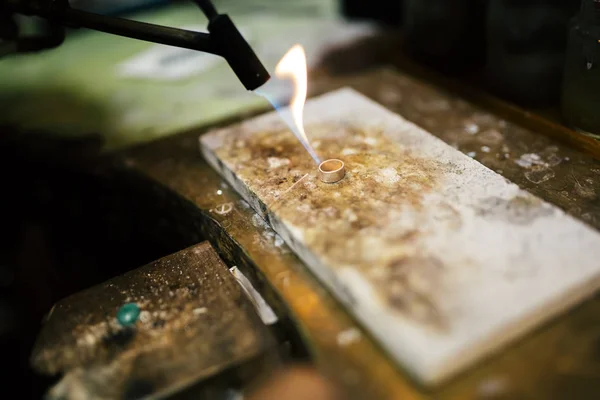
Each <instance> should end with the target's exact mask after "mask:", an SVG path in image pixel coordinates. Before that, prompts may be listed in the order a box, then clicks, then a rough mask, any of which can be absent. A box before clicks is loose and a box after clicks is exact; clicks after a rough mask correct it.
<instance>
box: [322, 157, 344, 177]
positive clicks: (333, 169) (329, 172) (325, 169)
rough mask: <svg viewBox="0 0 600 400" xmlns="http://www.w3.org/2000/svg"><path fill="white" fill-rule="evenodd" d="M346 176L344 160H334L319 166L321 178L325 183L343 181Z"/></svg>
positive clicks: (326, 161)
mask: <svg viewBox="0 0 600 400" xmlns="http://www.w3.org/2000/svg"><path fill="white" fill-rule="evenodd" d="M344 176H346V167H345V166H344V162H343V161H342V160H338V159H336V158H332V159H329V160H325V161H323V162H322V163H321V164H319V178H320V179H321V181H323V182H325V183H335V182H339V181H341V180H342V179H343V178H344Z"/></svg>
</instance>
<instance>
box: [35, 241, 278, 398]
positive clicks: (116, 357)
mask: <svg viewBox="0 0 600 400" xmlns="http://www.w3.org/2000/svg"><path fill="white" fill-rule="evenodd" d="M128 302H135V303H137V304H138V306H139V307H140V308H141V310H142V312H141V314H140V318H139V321H138V322H137V325H136V326H135V328H134V329H126V328H123V327H121V326H120V325H119V324H118V322H117V321H116V318H115V317H116V313H117V310H118V309H119V307H120V306H122V305H123V304H125V303H128ZM273 343H274V342H273V340H272V338H271V336H270V333H269V332H268V330H267V329H266V327H265V326H264V325H263V323H262V321H261V320H260V318H259V317H258V315H257V314H256V312H255V310H254V308H253V305H252V304H251V302H250V301H249V300H248V299H247V298H246V297H245V294H244V293H243V291H242V289H241V287H240V286H239V285H238V283H237V282H236V281H235V278H234V277H233V276H232V275H231V274H230V273H229V271H228V269H227V267H226V266H225V264H224V263H223V262H222V261H221V259H220V258H219V257H218V255H217V253H216V252H215V251H214V250H213V248H212V247H211V246H210V245H209V244H208V243H207V242H204V243H201V244H199V245H196V246H193V247H190V248H188V249H185V250H182V251H180V252H178V253H176V254H173V255H170V256H167V257H165V258H162V259H160V260H157V261H154V262H152V263H151V264H148V265H146V266H143V267H141V268H138V269H136V270H134V271H132V272H129V273H127V274H125V275H123V276H120V277H117V278H114V279H112V280H110V281H107V282H105V283H103V284H100V285H98V286H95V287H93V288H90V289H88V290H86V291H83V292H80V293H78V294H76V295H73V296H71V297H68V298H67V299H65V300H63V301H61V302H60V303H58V304H56V306H55V307H54V308H53V309H52V311H50V313H49V315H48V316H47V319H46V321H45V326H44V328H43V330H42V332H41V334H40V337H39V338H38V341H37V344H36V347H35V349H34V352H33V356H32V361H33V364H34V366H35V367H36V369H37V370H38V371H40V372H42V373H46V374H58V373H64V374H65V375H64V377H63V379H62V380H61V381H60V382H59V383H58V384H57V385H56V386H55V387H54V388H52V389H51V391H50V398H56V399H76V398H87V399H97V398H98V399H99V398H112V399H116V398H141V397H145V396H148V395H153V396H161V395H164V394H166V393H169V392H172V391H176V390H179V389H181V388H183V387H186V386H188V385H190V384H192V383H195V382H197V381H198V380H199V379H202V378H208V377H211V376H214V375H215V374H216V373H218V372H221V371H223V370H226V369H230V368H233V367H237V366H239V365H240V364H242V363H244V362H247V361H248V360H250V359H253V358H256V357H259V356H261V355H264V354H265V353H266V352H267V350H268V349H270V348H272V345H273Z"/></svg>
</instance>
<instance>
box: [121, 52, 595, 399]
mask: <svg viewBox="0 0 600 400" xmlns="http://www.w3.org/2000/svg"><path fill="white" fill-rule="evenodd" d="M351 54H356V52H353V53H351ZM361 54H362V53H361ZM361 60H362V58H361ZM347 85H351V86H352V87H353V88H355V89H356V90H358V91H360V92H361V93H363V94H365V95H367V96H369V97H370V98H372V99H373V100H376V101H377V102H378V103H380V104H383V105H385V106H386V107H387V108H389V109H390V110H392V111H394V112H397V113H399V114H400V115H403V116H404V117H406V118H407V119H409V120H410V121H411V122H414V123H416V124H418V125H420V126H422V127H424V128H425V129H426V130H427V131H429V132H431V133H432V134H434V135H436V136H437V137H439V138H441V139H442V140H444V141H445V142H446V143H449V144H451V145H452V146H453V147H456V148H458V149H459V150H460V151H462V152H464V153H469V154H472V155H473V157H474V158H475V159H477V160H478V161H480V162H481V163H482V164H484V165H486V166H487V167H488V168H491V169H493V170H495V171H497V172H498V173H500V174H501V175H503V176H505V177H507V178H508V179H510V180H511V181H513V182H516V183H517V184H518V185H519V186H521V187H523V188H526V189H527V190H528V191H530V192H531V193H534V194H535V195H537V196H539V197H540V198H543V199H544V200H547V201H549V202H551V203H553V204H555V205H557V206H558V207H560V208H562V209H564V210H566V211H567V212H568V213H569V214H571V215H573V216H575V217H577V218H580V219H582V220H584V221H586V222H588V223H589V224H591V225H593V226H594V227H596V228H597V229H600V204H599V203H598V194H597V189H596V188H597V187H598V185H597V181H598V179H599V178H600V163H599V162H598V161H596V160H594V159H593V158H592V157H590V156H589V155H586V154H584V153H582V152H580V151H577V150H574V149H572V148H569V147H567V146H565V145H563V144H562V143H560V142H557V141H555V140H552V139H550V138H548V137H546V136H545V135H544V126H543V125H539V124H533V123H532V124H531V125H532V127H530V128H529V129H527V128H524V127H523V126H520V125H519V124H518V123H516V122H515V121H514V120H512V119H510V118H509V119H505V118H508V117H507V116H504V117H502V116H499V115H498V114H501V113H502V109H498V108H497V107H496V108H494V107H492V108H489V109H485V108H483V106H482V105H481V104H480V103H479V102H478V101H476V100H473V101H472V102H469V101H465V99H464V98H461V97H459V96H457V95H456V94H452V93H449V92H447V91H445V90H443V89H442V88H440V87H436V86H434V85H431V84H429V83H426V82H423V81H421V80H418V79H415V78H414V77H412V76H410V75H408V74H406V73H403V72H400V71H397V70H393V69H389V68H380V69H375V70H373V71H369V72H367V73H363V74H358V75H347V76H341V77H338V78H335V79H332V78H331V77H323V78H322V79H321V78H320V79H315V80H312V81H311V85H310V87H309V89H310V90H311V92H312V94H313V95H315V94H319V93H325V92H329V91H332V90H335V89H337V88H339V87H343V86H347ZM250 116H251V115H248V114H245V115H239V116H237V117H236V119H235V121H231V120H230V121H228V122H227V121H224V122H222V123H221V126H225V125H231V124H232V123H233V122H236V121H240V120H243V119H247V118H249V117H250ZM202 131H203V130H201V129H195V130H193V131H190V132H187V133H184V134H181V135H178V136H174V137H171V138H168V139H164V140H160V141H157V142H153V143H150V144H147V145H144V146H141V147H139V148H136V149H131V150H129V151H128V152H127V153H125V154H124V156H125V157H126V164H127V165H128V166H129V167H130V168H131V169H132V170H134V171H139V172H141V173H143V174H144V175H146V176H148V177H149V178H150V179H151V180H152V181H153V182H155V183H156V185H157V186H159V187H163V188H168V189H169V190H170V191H171V192H172V193H173V194H177V196H176V197H178V198H179V199H181V200H183V202H184V203H186V204H188V206H189V207H188V208H186V209H185V213H183V214H182V216H181V219H182V222H185V223H187V224H188V225H193V226H197V227H198V228H202V229H205V228H206V230H207V234H209V233H210V235H212V236H211V237H214V235H216V236H217V237H216V238H215V239H214V240H213V244H215V245H216V246H217V248H218V251H219V254H220V255H221V257H223V258H224V259H225V260H227V262H228V263H231V265H238V266H239V265H243V266H245V267H246V270H245V271H246V272H247V271H249V270H251V271H255V274H256V276H257V277H259V280H260V281H261V282H262V285H260V287H261V291H263V293H265V292H266V291H269V290H274V291H275V293H276V294H277V295H278V296H280V297H279V298H280V299H281V300H283V301H284V302H285V305H286V306H287V307H288V309H289V313H290V317H291V318H292V319H293V321H294V322H295V324H296V326H297V327H298V329H299V331H300V332H301V333H302V334H303V335H304V337H305V339H306V340H305V343H306V344H307V345H308V346H309V347H310V350H311V353H312V354H313V357H314V358H313V360H314V362H315V365H316V366H317V367H318V368H319V371H320V372H322V373H323V374H324V375H326V377H327V378H328V379H330V380H331V381H332V382H335V383H336V384H338V385H339V386H340V387H341V388H342V389H343V391H344V394H345V398H347V399H365V398H373V399H375V398H393V399H396V398H402V399H422V398H427V395H428V394H433V395H434V397H435V398H439V399H448V400H451V399H461V400H463V399H486V398H493V399H499V398H506V399H544V400H546V399H553V398H559V399H562V398H573V399H574V398H577V399H589V398H590V397H592V398H596V397H599V396H600V388H598V384H597V381H598V376H600V372H599V371H600V356H599V352H598V351H597V349H598V343H600V330H599V329H598V327H599V326H600V322H599V321H600V320H599V316H600V296H599V295H596V296H594V297H592V298H590V299H588V300H587V301H586V302H585V303H584V304H581V305H580V306H577V307H576V308H574V309H572V310H570V311H569V312H568V313H565V314H564V315H562V316H560V317H558V318H555V319H553V320H552V321H551V322H549V323H547V324H545V325H543V326H542V327H540V329H537V330H535V331H533V332H531V334H529V335H526V336H524V337H523V338H522V339H521V340H519V341H517V342H516V343H515V344H514V345H512V346H507V347H505V348H503V350H502V351H501V352H499V353H497V354H496V355H495V356H493V357H490V358H487V359H486V360H484V361H482V362H480V363H478V364H477V365H476V366H474V367H473V368H471V369H469V370H468V371H467V372H466V373H465V374H462V375H460V376H459V377H457V378H456V379H454V380H451V381H450V382H448V383H447V384H445V385H441V386H440V387H437V388H435V389H431V390H427V391H426V390H424V388H422V387H419V386H417V385H415V384H414V382H412V381H410V380H409V379H407V376H406V375H405V374H404V373H403V371H402V370H401V369H399V368H396V367H395V366H394V364H393V363H391V362H390V361H389V359H388V357H387V356H386V354H384V352H383V351H382V349H381V347H380V346H378V345H377V344H376V343H374V341H373V340H371V338H370V337H369V336H367V335H364V329H363V328H362V327H361V326H357V325H356V321H355V320H354V319H352V318H350V317H349V315H348V312H347V310H346V309H345V308H344V307H343V306H342V305H341V304H339V302H337V301H336V300H335V299H333V298H332V296H331V295H330V293H329V292H327V291H325V290H323V288H322V285H320V284H319V283H318V282H317V281H316V279H315V277H314V276H313V275H311V274H310V273H308V272H307V269H306V268H305V266H304V265H303V264H302V262H301V261H299V260H298V258H297V257H296V256H295V255H294V254H293V253H292V252H290V249H289V248H288V247H287V246H286V245H285V244H283V245H282V244H281V243H280V242H281V240H279V237H278V236H275V235H274V233H273V231H272V230H271V229H270V228H268V226H266V224H264V223H263V224H261V223H260V221H261V219H260V218H259V217H258V216H257V215H256V214H255V213H254V212H253V210H252V209H251V208H249V206H248V205H247V203H246V202H245V201H243V200H241V199H240V196H239V195H238V194H237V193H236V192H235V191H234V190H232V189H231V188H230V187H229V186H228V185H226V184H225V183H224V182H223V181H222V179H221V177H220V176H219V175H218V174H217V173H216V172H215V171H214V170H213V169H212V168H211V167H210V166H209V165H208V164H207V163H206V161H205V160H204V158H203V157H199V156H198V147H197V140H198V135H199V134H200V133H202ZM540 177H541V178H540ZM164 201H170V200H169V197H165V198H164ZM190 211H194V213H190ZM198 228H197V229H198ZM193 232H195V231H194V230H193V229H192V233H193ZM224 239H227V240H224ZM271 299H272V298H271ZM270 301H272V300H270ZM271 304H273V303H271ZM426 392H429V393H426Z"/></svg>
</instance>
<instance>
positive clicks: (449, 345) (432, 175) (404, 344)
mask: <svg viewBox="0 0 600 400" xmlns="http://www.w3.org/2000/svg"><path fill="white" fill-rule="evenodd" d="M304 121H305V126H306V131H307V132H308V133H309V139H310V141H311V143H312V145H313V146H314V147H315V150H316V151H317V153H318V155H319V156H320V157H322V158H323V159H327V158H330V157H340V158H343V161H344V164H345V168H346V170H347V172H348V175H349V176H348V177H351V178H352V179H342V180H341V181H339V182H337V183H336V184H333V185H332V184H328V183H324V182H322V180H321V179H320V178H319V176H318V172H317V169H316V168H315V164H314V162H313V161H312V159H311V157H310V156H309V155H308V153H307V152H306V151H305V150H304V148H303V147H302V146H301V145H300V143H299V142H298V140H297V139H296V138H295V137H294V135H293V134H292V133H291V132H290V131H289V130H288V129H286V128H285V125H284V124H283V122H281V120H280V118H279V116H278V115H277V114H276V113H275V112H273V113H270V114H266V115H262V116H259V117H257V118H255V119H252V120H250V121H246V122H244V123H241V124H238V125H234V126H230V127H228V128H224V129H220V130H216V131H213V132H210V133H208V134H206V135H204V136H203V137H202V138H201V150H202V152H203V154H204V156H205V158H206V159H207V161H208V162H209V163H211V165H212V166H213V167H214V168H215V169H216V170H217V171H218V172H219V173H221V174H222V175H223V177H224V178H225V179H226V180H227V181H228V182H229V183H230V184H231V185H232V186H233V187H234V188H235V189H236V190H237V191H238V193H240V195H241V196H243V197H244V199H245V200H246V201H248V202H249V203H250V204H251V205H252V207H253V208H254V209H255V210H256V212H257V213H259V215H260V216H261V217H263V218H264V219H265V221H267V222H268V223H269V224H270V225H271V226H272V227H273V229H274V230H275V231H276V232H277V233H278V234H279V235H280V236H281V237H282V238H283V239H284V240H285V242H286V243H287V244H288V245H289V246H290V248H292V249H293V250H294V252H295V253H296V254H297V255H298V256H299V257H300V258H301V259H302V260H303V261H304V262H305V264H306V266H307V267H308V268H310V270H311V271H312V272H313V273H314V274H315V275H316V276H317V277H318V278H319V279H320V280H321V281H322V283H323V284H324V285H325V286H327V287H328V288H329V289H330V290H331V292H332V293H334V294H335V295H336V296H337V297H338V299H339V300H340V301H341V302H342V303H343V304H344V306H345V307H347V309H348V311H349V312H350V313H352V314H353V315H354V316H355V317H356V318H357V319H358V320H359V321H360V322H361V323H362V324H363V325H364V327H365V328H366V329H367V330H368V331H370V332H371V334H372V336H373V337H374V338H375V339H376V340H377V341H379V342H380V344H381V345H382V346H383V347H384V348H385V349H386V350H387V351H388V352H389V354H390V355H391V357H392V358H393V359H394V360H396V361H397V362H398V364H400V365H402V366H403V367H404V368H405V369H406V370H407V371H408V372H410V373H411V374H412V375H413V376H414V377H415V378H417V379H418V380H420V381H421V382H423V383H426V384H437V383H440V382H441V381H443V380H446V379H448V378H450V377H451V376H453V375H455V374H457V373H458V372H459V371H462V370H464V369H465V368H466V367H468V366H470V365H472V364H473V363H474V362H476V361H478V360H480V359H481V358H482V357H484V356H486V355H488V354H490V353H491V352H494V351H496V350H498V349H499V348H500V346H502V345H504V344H506V343H507V342H509V341H511V340H513V339H515V338H517V337H518V336H520V335H522V334H524V333H526V332H527V331H529V330H531V329H533V328H535V327H536V326H538V325H539V324H541V323H542V322H544V321H547V320H548V319H549V318H550V317H552V316H553V315H556V314H557V313H558V312H560V311H562V310H564V309H566V308H567V307H569V306H572V305H574V304H575V303H577V302H578V301H580V300H581V299H583V298H585V297H586V296H589V295H590V294H591V293H593V292H594V291H595V290H596V289H598V288H599V287H600V263H599V262H598V260H599V259H600V234H598V232H596V231H595V230H593V229H591V228H590V227H588V226H587V225H585V224H583V223H582V222H580V221H578V220H576V219H574V218H572V217H570V216H568V215H566V214H565V213H564V212H563V211H562V210H560V209H559V208H557V207H554V206H552V205H550V204H548V203H545V202H544V201H542V200H540V199H539V198H536V197H534V196H533V195H531V194H529V193H528V192H526V191H524V190H521V189H520V188H519V187H518V186H517V185H515V184H512V183H510V182H508V181H507V180H506V179H505V178H504V177H502V176H501V175H499V174H497V173H496V172H494V171H492V170H490V169H488V168H486V167H485V166H483V165H481V164H480V163H478V162H477V161H475V160H473V159H472V158H470V157H468V156H466V155H464V154H463V153H461V152H460V151H458V150H456V149H454V148H453V147H451V146H449V145H447V144H446V143H444V142H442V141H441V140H439V139H438V138H436V137H435V136H433V135H431V134H430V133H428V132H426V131H424V130H423V129H421V128H419V127H418V126H415V125H414V124H412V123H410V122H408V121H407V120H405V119H404V118H402V117H401V116H399V115H396V114H394V113H392V112H390V111H389V110H387V109H386V108H384V107H382V106H380V105H378V104H376V103H374V102H373V101H371V100H369V99H367V98H366V97H364V96H362V95H360V94H358V93H356V92H355V91H353V90H350V89H343V90H339V91H336V92H332V93H329V94H326V95H324V96H321V97H318V98H313V99H311V100H309V101H308V102H307V103H306V107H305V112H304Z"/></svg>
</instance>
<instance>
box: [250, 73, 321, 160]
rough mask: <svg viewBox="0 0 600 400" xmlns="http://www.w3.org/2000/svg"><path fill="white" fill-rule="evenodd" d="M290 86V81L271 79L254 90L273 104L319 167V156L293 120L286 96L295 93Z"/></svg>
mask: <svg viewBox="0 0 600 400" xmlns="http://www.w3.org/2000/svg"><path fill="white" fill-rule="evenodd" d="M290 86H293V85H292V83H291V82H290V81H287V80H285V81H284V80H281V79H277V78H274V77H271V79H269V81H268V82H267V83H265V84H264V85H262V86H261V87H259V88H258V89H256V90H254V93H256V94H257V95H259V96H261V97H264V98H265V99H266V100H267V101H268V102H269V103H271V105H272V106H273V108H274V109H275V111H277V114H279V117H280V118H281V119H282V120H283V122H285V123H286V125H287V126H288V127H289V128H290V130H291V131H292V133H293V134H294V136H296V138H297V139H298V141H299V142H300V143H301V144H302V146H304V148H305V149H306V151H307V152H308V154H310V156H311V157H312V159H313V160H314V161H315V163H317V165H318V164H320V163H321V160H320V159H319V156H317V153H315V150H314V149H313V148H312V146H311V145H310V143H308V141H307V140H306V139H305V138H304V137H303V136H302V134H301V133H300V131H299V130H298V127H297V126H296V124H295V122H294V119H293V118H292V114H291V112H290V108H289V104H290V100H289V98H290V96H289V95H288V96H286V93H288V94H289V93H290V92H292V91H293V89H290ZM278 99H279V100H278Z"/></svg>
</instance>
